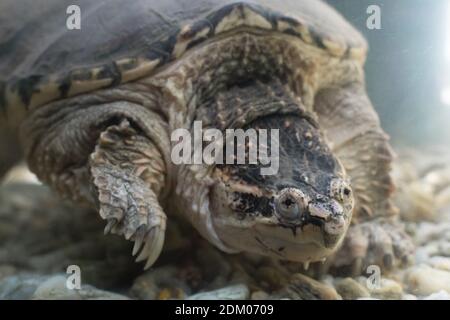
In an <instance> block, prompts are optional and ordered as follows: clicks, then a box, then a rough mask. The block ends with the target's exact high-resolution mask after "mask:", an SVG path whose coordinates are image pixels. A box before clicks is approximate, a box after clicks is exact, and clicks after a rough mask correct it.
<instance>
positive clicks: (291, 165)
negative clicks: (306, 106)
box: [211, 115, 353, 262]
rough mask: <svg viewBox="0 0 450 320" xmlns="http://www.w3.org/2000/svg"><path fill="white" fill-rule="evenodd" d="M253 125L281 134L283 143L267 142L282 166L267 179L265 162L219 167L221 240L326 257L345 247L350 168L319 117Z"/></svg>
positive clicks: (215, 198)
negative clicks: (329, 143) (325, 135)
mask: <svg viewBox="0 0 450 320" xmlns="http://www.w3.org/2000/svg"><path fill="white" fill-rule="evenodd" d="M248 127H249V128H257V129H261V128H262V129H268V131H270V130H273V129H279V130H278V132H279V135H278V137H277V138H275V140H277V141H275V140H274V137H273V136H272V139H271V140H272V141H269V142H268V144H269V145H270V146H272V145H273V144H274V143H276V145H277V147H278V148H279V150H278V152H277V154H278V159H277V160H278V161H279V165H278V167H279V169H278V171H277V172H274V173H273V174H270V175H263V174H261V168H262V167H263V165H260V164H256V165H255V164H254V165H246V164H244V165H237V164H232V165H221V166H217V167H216V169H215V173H214V178H215V184H214V187H213V189H212V192H211V212H212V218H213V224H214V228H215V230H216V232H217V235H218V236H219V238H220V239H221V240H222V242H224V243H225V244H226V245H227V246H229V247H231V248H233V249H235V250H240V251H250V252H255V253H259V254H263V255H268V256H272V257H276V258H279V259H286V260H291V261H299V262H310V261H312V262H314V261H318V260H323V259H324V258H326V257H327V256H329V255H330V254H331V253H333V252H334V251H335V250H336V249H337V248H338V246H339V244H340V243H341V240H342V239H343V237H344V235H345V233H346V231H347V228H348V226H349V224H350V220H351V216H352V210H353V194H352V189H351V186H350V183H349V181H348V179H347V177H346V174H345V170H344V168H343V166H342V165H341V164H340V162H339V161H338V160H337V158H336V157H335V156H334V155H333V153H332V152H331V150H330V149H329V147H328V146H327V144H326V141H325V139H324V138H323V136H322V134H321V133H320V130H319V128H318V126H317V124H316V122H315V121H314V120H313V119H310V118H305V117H301V116H297V115H272V116H265V117H262V118H259V119H256V120H255V121H253V122H252V123H250V124H249V125H248ZM247 152H248V150H247Z"/></svg>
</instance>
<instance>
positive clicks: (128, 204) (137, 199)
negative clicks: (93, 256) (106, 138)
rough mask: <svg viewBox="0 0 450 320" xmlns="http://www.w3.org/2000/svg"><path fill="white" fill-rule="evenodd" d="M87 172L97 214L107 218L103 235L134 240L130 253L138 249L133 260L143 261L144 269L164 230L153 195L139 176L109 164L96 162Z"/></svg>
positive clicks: (157, 250) (154, 256)
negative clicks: (120, 236)
mask: <svg viewBox="0 0 450 320" xmlns="http://www.w3.org/2000/svg"><path fill="white" fill-rule="evenodd" d="M91 173H92V176H93V178H94V185H95V186H96V188H97V191H98V200H99V204H100V216H101V217H102V218H103V219H105V220H107V225H106V227H105V234H107V233H113V234H119V235H123V236H124V237H125V238H126V239H127V240H129V239H131V240H132V241H134V247H133V255H137V254H138V253H139V252H140V253H139V255H138V256H137V259H136V261H138V262H139V261H143V260H147V262H146V264H145V269H147V268H149V267H150V266H151V265H153V263H154V262H155V261H156V259H157V258H158V256H159V254H160V253H161V250H162V247H163V244H164V235H165V229H166V216H165V214H164V212H163V211H162V210H161V209H160V208H159V205H158V204H157V201H156V197H155V195H154V194H153V192H152V191H151V190H150V189H149V188H148V186H146V185H145V183H144V182H143V181H142V180H141V179H140V178H138V177H136V176H133V175H132V174H128V173H126V172H124V171H122V170H120V168H116V167H114V166H112V165H109V164H104V165H97V166H95V167H93V168H92V169H91ZM141 248H142V250H141Z"/></svg>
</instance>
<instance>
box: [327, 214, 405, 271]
mask: <svg viewBox="0 0 450 320" xmlns="http://www.w3.org/2000/svg"><path fill="white" fill-rule="evenodd" d="M413 253H414V245H413V243H412V241H411V239H410V238H409V236H408V235H407V234H406V233H405V232H404V231H403V230H402V228H401V226H399V225H397V224H395V223H391V222H388V221H369V222H364V223H361V224H358V225H355V226H352V227H351V228H350V229H349V230H348V233H347V236H346V238H345V239H344V244H343V246H342V248H341V249H340V250H339V251H338V252H337V254H336V256H335V257H334V258H333V259H332V261H333V262H332V267H337V268H340V267H350V268H351V270H350V272H351V273H352V275H360V274H362V273H363V272H364V271H365V270H366V268H367V267H368V266H370V265H377V266H379V267H380V269H381V270H390V269H392V268H393V267H396V266H404V265H408V264H410V263H411V262H412V259H413Z"/></svg>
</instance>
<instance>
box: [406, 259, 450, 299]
mask: <svg viewBox="0 0 450 320" xmlns="http://www.w3.org/2000/svg"><path fill="white" fill-rule="evenodd" d="M404 282H405V283H406V285H407V287H408V291H410V292H411V293H413V294H415V295H419V296H428V295H430V294H433V293H436V292H438V291H441V290H444V291H446V292H450V272H447V271H443V270H439V269H434V268H432V267H430V266H427V265H424V264H422V265H418V266H414V267H412V268H410V269H408V270H407V271H406V272H405V276H404Z"/></svg>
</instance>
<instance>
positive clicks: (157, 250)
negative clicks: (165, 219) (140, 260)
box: [144, 228, 164, 270]
mask: <svg viewBox="0 0 450 320" xmlns="http://www.w3.org/2000/svg"><path fill="white" fill-rule="evenodd" d="M157 233H158V234H157V235H156V239H155V240H154V241H153V246H152V248H151V251H150V255H149V256H148V259H147V263H146V264H145V266H144V270H147V269H148V268H150V267H151V266H152V265H153V264H154V263H155V261H156V259H158V257H159V255H160V254H161V250H162V247H163V245H164V230H162V229H161V228H157Z"/></svg>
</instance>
